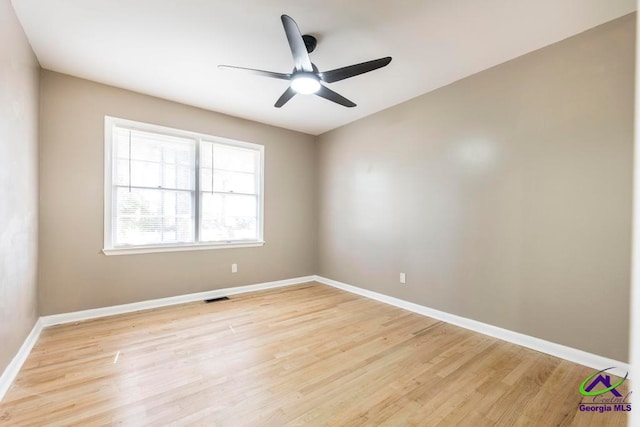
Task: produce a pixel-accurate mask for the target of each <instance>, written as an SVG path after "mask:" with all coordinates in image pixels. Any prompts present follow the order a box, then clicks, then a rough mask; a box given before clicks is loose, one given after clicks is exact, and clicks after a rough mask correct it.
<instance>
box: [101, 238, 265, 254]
mask: <svg viewBox="0 0 640 427" xmlns="http://www.w3.org/2000/svg"><path fill="white" fill-rule="evenodd" d="M263 245H264V241H251V242H229V243H213V244H211V243H208V244H189V245H170V246H130V247H121V248H109V249H103V250H102V253H103V254H105V255H109V256H111V255H135V254H150V253H156V252H182V251H203V250H209V249H232V248H255V247H259V246H263Z"/></svg>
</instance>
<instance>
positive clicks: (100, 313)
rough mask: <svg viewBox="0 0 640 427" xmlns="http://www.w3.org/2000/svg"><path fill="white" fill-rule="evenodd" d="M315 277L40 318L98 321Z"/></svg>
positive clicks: (45, 323) (46, 322)
mask: <svg viewBox="0 0 640 427" xmlns="http://www.w3.org/2000/svg"><path fill="white" fill-rule="evenodd" d="M313 280H315V276H306V277H297V278H295V279H286V280H277V281H275V282H266V283H258V284H255V285H246V286H237V287H233V288H225V289H216V290H213V291H206V292H198V293H195V294H186V295H178V296H175V297H168V298H159V299H153V300H147V301H140V302H134V303H130V304H121V305H113V306H110V307H101V308H94V309H90V310H82V311H74V312H71V313H63V314H54V315H50V316H43V317H41V318H40V320H41V321H42V325H43V326H44V327H47V326H53V325H61V324H64V323H73V322H80V321H83V320H89V319H97V318H99V317H106V316H114V315H116V314H125V313H132V312H134V311H140V310H148V309H150V308H158V307H166V306H169V305H176V304H184V303H188V302H194V301H202V300H205V299H210V298H220V297H223V296H227V295H237V294H244V293H247V292H255V291H261V290H264V289H273V288H280V287H282V286H289V285H297V284H299V283H305V282H312V281H313Z"/></svg>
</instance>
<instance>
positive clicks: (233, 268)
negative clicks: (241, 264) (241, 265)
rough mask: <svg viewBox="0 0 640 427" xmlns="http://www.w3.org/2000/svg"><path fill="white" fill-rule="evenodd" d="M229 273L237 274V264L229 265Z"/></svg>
mask: <svg viewBox="0 0 640 427" xmlns="http://www.w3.org/2000/svg"><path fill="white" fill-rule="evenodd" d="M231 272H232V273H237V272H238V264H231Z"/></svg>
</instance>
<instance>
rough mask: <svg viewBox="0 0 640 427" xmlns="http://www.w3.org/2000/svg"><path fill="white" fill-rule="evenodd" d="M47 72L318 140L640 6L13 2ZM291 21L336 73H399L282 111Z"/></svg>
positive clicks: (570, 2)
mask: <svg viewBox="0 0 640 427" xmlns="http://www.w3.org/2000/svg"><path fill="white" fill-rule="evenodd" d="M13 5H14V8H15V9H16V12H17V14H18V17H19V19H20V21H21V23H22V25H23V27H24V29H25V32H26V33H27V37H28V38H29V40H30V42H31V45H32V47H33V49H34V51H35V53H36V56H37V57H38V60H39V61H40V64H41V65H42V67H43V68H46V69H49V70H54V71H58V72H61V73H66V74H71V75H74V76H78V77H82V78H86V79H89V80H94V81H97V82H101V83H106V84H110V85H113V86H118V87H122V88H126V89H130V90H134V91H137V92H141V93H145V94H149V95H154V96H158V97H161V98H166V99H170V100H174V101H178V102H182V103H185V104H190V105H194V106H198V107H202V108H206V109H209V110H214V111H220V112H223V113H227V114H231V115H234V116H239V117H244V118H247V119H251V120H255V121H258V122H263V123H269V124H272V125H276V126H281V127H285V128H289V129H294V130H298V131H302V132H306V133H310V134H314V135H318V134H320V133H323V132H326V131H328V130H330V129H333V128H336V127H338V126H341V125H344V124H346V123H349V122H351V121H353V120H356V119H358V118H361V117H364V116H367V115H369V114H372V113H374V112H376V111H380V110H382V109H385V108H388V107H390V106H392V105H395V104H398V103H400V102H403V101H406V100H408V99H410V98H413V97H415V96H417V95H420V94H423V93H425V92H428V91H431V90H433V89H436V88H438V87H441V86H444V85H446V84H448V83H451V82H453V81H456V80H458V79H461V78H463V77H466V76H468V75H471V74H473V73H477V72H478V71H481V70H484V69H487V68H489V67H492V66H494V65H497V64H499V63H502V62H505V61H507V60H509V59H512V58H515V57H517V56H520V55H523V54H525V53H527V52H530V51H533V50H536V49H539V48H541V47H543V46H546V45H549V44H551V43H554V42H556V41H559V40H562V39H564V38H566V37H569V36H571V35H574V34H577V33H580V32H582V31H585V30H587V29H589V28H591V27H594V26H596V25H599V24H602V23H604V22H607V21H610V20H612V19H615V18H617V17H620V16H623V15H626V14H628V13H631V12H633V11H634V10H635V6H636V1H635V0H484V1H478V0H396V1H392V0H386V1H385V0H350V1H344V0H324V1H323V2H310V1H301V0H269V1H265V0H262V1H260V0H231V1H229V0H181V1H176V0H13ZM283 13H286V14H288V15H290V16H291V17H292V18H293V19H295V20H296V21H297V23H298V25H299V27H300V30H301V32H302V33H303V34H305V33H310V34H313V35H315V36H316V37H317V38H318V40H319V41H318V47H317V48H316V51H315V52H313V53H312V54H311V60H312V61H313V62H314V63H315V64H316V65H317V66H318V68H319V69H320V70H321V71H323V70H325V71H326V70H330V69H333V68H338V67H342V66H345V65H350V64H353V63H358V62H362V61H367V60H370V59H375V58H380V57H384V56H392V57H393V61H392V62H391V64H390V65H389V66H387V67H386V68H382V69H380V70H376V71H373V72H371V73H369V74H365V75H361V76H357V77H353V78H351V79H348V80H344V81H341V82H336V83H333V84H330V85H328V86H329V87H330V88H331V89H333V90H335V91H337V92H339V93H340V94H342V95H344V96H346V97H347V98H349V99H351V100H352V101H354V102H355V103H356V104H358V106H357V107H355V108H351V109H348V108H345V107H342V106H340V105H337V104H334V103H331V102H329V101H326V100H324V99H322V98H319V97H316V96H301V95H298V96H296V97H294V98H293V99H292V100H291V101H289V103H288V104H286V105H285V106H284V107H283V108H281V109H276V108H274V107H273V104H274V102H275V101H276V99H277V98H278V97H279V96H280V94H281V93H282V92H283V91H284V90H285V89H286V88H287V82H285V81H282V80H275V79H268V78H264V77H258V76H253V75H246V74H243V73H237V74H236V73H234V72H232V71H226V70H220V69H218V68H217V65H218V64H229V65H236V66H242V67H250V68H259V69H264V70H270V71H277V72H285V73H288V72H290V71H291V70H292V68H293V62H292V59H291V54H290V52H289V47H288V44H287V40H286V37H285V34H284V31H283V29H282V24H281V22H280V15H281V14H283Z"/></svg>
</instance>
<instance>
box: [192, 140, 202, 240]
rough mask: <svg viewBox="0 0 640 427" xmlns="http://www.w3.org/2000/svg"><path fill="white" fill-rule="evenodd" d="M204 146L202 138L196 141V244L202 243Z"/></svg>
mask: <svg viewBox="0 0 640 427" xmlns="http://www.w3.org/2000/svg"><path fill="white" fill-rule="evenodd" d="M201 144H202V138H198V139H197V140H196V153H195V156H196V158H195V168H194V173H195V180H196V182H195V184H196V187H195V193H194V195H193V215H194V220H193V226H194V233H193V237H194V241H195V242H196V243H200V217H201V212H200V211H201V209H202V201H201V200H200V149H201V147H200V145H201Z"/></svg>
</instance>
